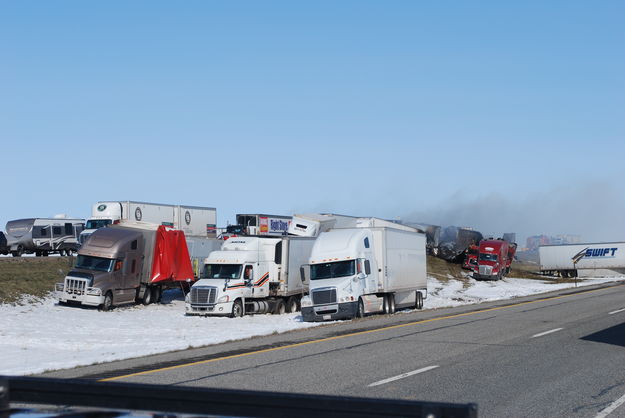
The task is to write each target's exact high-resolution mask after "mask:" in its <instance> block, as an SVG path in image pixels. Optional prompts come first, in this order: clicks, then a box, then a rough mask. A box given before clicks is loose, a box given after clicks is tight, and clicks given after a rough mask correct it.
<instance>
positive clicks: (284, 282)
mask: <svg viewBox="0 0 625 418" xmlns="http://www.w3.org/2000/svg"><path fill="white" fill-rule="evenodd" d="M313 243H314V238H305V237H258V236H255V237H249V236H241V237H231V238H230V239H229V240H227V241H224V243H223V245H222V248H221V250H220V251H214V252H211V253H210V255H209V256H208V258H207V259H206V264H205V274H204V276H203V277H204V278H202V279H200V280H198V281H197V282H196V283H194V284H193V286H192V287H191V292H190V293H189V294H188V295H187V297H186V301H185V305H186V313H187V315H228V316H231V317H240V316H243V315H244V314H248V313H254V314H262V313H269V312H271V313H274V314H281V313H285V312H295V311H297V310H298V309H299V304H300V298H301V297H302V295H303V294H304V293H305V292H307V290H308V283H306V282H305V281H303V280H301V279H300V275H299V268H300V266H301V265H302V264H305V263H307V262H308V257H309V256H310V252H311V250H312V246H313Z"/></svg>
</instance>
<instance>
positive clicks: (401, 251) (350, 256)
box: [301, 219, 427, 322]
mask: <svg viewBox="0 0 625 418" xmlns="http://www.w3.org/2000/svg"><path fill="white" fill-rule="evenodd" d="M386 224H393V223H392V222H388V221H382V220H379V219H378V220H375V219H368V220H365V221H363V222H362V223H361V224H360V225H359V226H358V227H356V228H345V229H341V228H338V229H332V230H330V231H328V232H322V233H321V234H320V235H319V237H318V238H317V240H316V241H315V245H314V247H313V250H312V254H311V256H310V264H309V266H308V267H309V269H310V272H309V274H310V293H309V296H305V297H303V298H302V302H301V304H302V316H303V318H304V321H308V322H311V321H324V320H334V319H348V318H354V317H362V316H364V315H365V314H368V313H375V312H384V313H387V314H391V313H394V312H395V310H396V308H401V307H415V308H417V309H421V308H422V307H423V299H424V298H426V297H427V278H426V256H425V234H423V233H421V232H417V230H416V229H414V228H410V227H407V226H404V225H398V224H394V225H392V226H388V225H386ZM395 225H396V226H398V228H395V227H394V226H395ZM305 270H306V269H305V268H304V267H303V268H302V272H301V275H302V277H305Z"/></svg>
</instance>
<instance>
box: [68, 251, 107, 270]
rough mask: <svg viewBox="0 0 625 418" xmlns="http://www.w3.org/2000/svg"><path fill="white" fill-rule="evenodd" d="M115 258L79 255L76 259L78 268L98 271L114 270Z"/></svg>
mask: <svg viewBox="0 0 625 418" xmlns="http://www.w3.org/2000/svg"><path fill="white" fill-rule="evenodd" d="M114 262H115V260H112V259H110V258H102V257H92V256H90V255H79V256H78V258H77V260H76V265H75V267H76V268H79V269H85V270H96V271H113V263H114Z"/></svg>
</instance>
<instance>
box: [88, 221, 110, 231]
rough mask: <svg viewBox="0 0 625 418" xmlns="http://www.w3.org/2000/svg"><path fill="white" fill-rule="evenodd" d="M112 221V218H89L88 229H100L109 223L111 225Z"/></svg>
mask: <svg viewBox="0 0 625 418" xmlns="http://www.w3.org/2000/svg"><path fill="white" fill-rule="evenodd" d="M111 223H112V221H111V220H110V219H89V220H88V221H87V227H86V229H98V228H104V227H105V226H107V225H110V224H111Z"/></svg>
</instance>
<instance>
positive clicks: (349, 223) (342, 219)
mask: <svg viewBox="0 0 625 418" xmlns="http://www.w3.org/2000/svg"><path fill="white" fill-rule="evenodd" d="M358 219H359V218H356V217H354V216H345V215H335V214H331V213H308V214H301V215H293V219H292V221H291V223H290V224H289V229H288V231H287V232H288V233H289V235H296V236H300V237H317V236H319V234H320V233H322V232H326V231H329V230H330V229H333V228H353V227H355V226H356V222H357V221H358Z"/></svg>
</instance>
